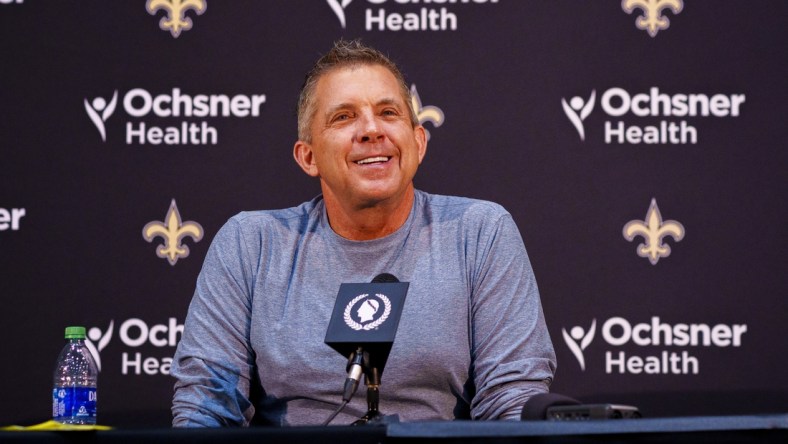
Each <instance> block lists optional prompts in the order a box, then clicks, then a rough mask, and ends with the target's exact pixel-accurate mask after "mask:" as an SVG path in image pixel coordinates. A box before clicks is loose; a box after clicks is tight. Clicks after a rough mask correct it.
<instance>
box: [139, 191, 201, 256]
mask: <svg viewBox="0 0 788 444" xmlns="http://www.w3.org/2000/svg"><path fill="white" fill-rule="evenodd" d="M164 220H165V222H161V221H158V220H155V221H153V222H148V224H147V225H145V227H143V228H142V237H143V238H145V240H146V241H148V242H152V241H153V239H154V238H155V237H157V236H159V237H161V238H162V239H164V244H162V245H159V246H158V247H157V248H156V256H158V257H160V258H162V259H167V261H168V262H169V263H170V265H175V263H176V262H178V259H179V258H184V257H188V256H189V247H187V246H186V245H183V244H181V240H183V238H184V237H186V236H189V237H191V238H192V239H194V242H199V241H200V240H201V239H202V235H203V229H202V226H200V224H198V223H197V222H193V221H188V222H181V213H180V212H179V211H178V206H177V205H175V199H173V200H172V202H171V203H170V209H169V211H167V215H166V216H165V217H164Z"/></svg>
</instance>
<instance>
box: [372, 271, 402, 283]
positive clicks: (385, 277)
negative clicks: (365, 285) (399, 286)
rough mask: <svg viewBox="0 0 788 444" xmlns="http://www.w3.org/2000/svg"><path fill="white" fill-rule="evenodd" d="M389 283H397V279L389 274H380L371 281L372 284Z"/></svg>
mask: <svg viewBox="0 0 788 444" xmlns="http://www.w3.org/2000/svg"><path fill="white" fill-rule="evenodd" d="M389 282H399V279H397V278H396V277H395V276H394V275H393V274H391V273H380V274H379V275H377V276H375V278H374V279H372V283H373V284H386V283H389Z"/></svg>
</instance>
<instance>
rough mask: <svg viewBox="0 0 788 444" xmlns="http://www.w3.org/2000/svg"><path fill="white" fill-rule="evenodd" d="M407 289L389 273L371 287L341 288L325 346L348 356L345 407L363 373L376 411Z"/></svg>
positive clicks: (369, 397)
mask: <svg viewBox="0 0 788 444" xmlns="http://www.w3.org/2000/svg"><path fill="white" fill-rule="evenodd" d="M408 286H409V284H408V283H407V282H399V279H397V278H396V277H395V276H394V275H392V274H390V273H381V274H378V275H377V276H375V278H374V279H372V282H371V283H368V284H356V283H352V284H351V283H343V284H341V285H340V287H339V293H338V294H337V299H336V302H335V304H334V311H333V312H332V314H331V321H330V322H329V324H328V329H327V331H326V339H325V343H326V344H327V345H329V346H330V347H331V348H333V349H334V350H336V351H337V352H339V353H340V354H341V355H342V356H346V357H348V364H347V368H346V370H347V372H348V377H347V378H346V379H345V386H344V389H343V393H342V401H343V406H344V405H345V404H347V403H348V402H349V401H350V399H351V398H352V397H353V394H354V393H355V391H356V390H357V389H358V384H359V381H360V379H361V374H362V373H363V374H364V375H365V377H366V384H367V388H368V393H367V398H368V404H369V405H370V406H371V407H370V410H374V411H377V403H378V396H377V395H378V392H377V390H378V387H379V386H380V376H381V374H382V373H383V368H384V366H385V365H386V361H387V360H388V356H389V353H390V352H391V346H392V344H393V343H394V337H395V335H396V333H397V327H398V326H399V320H400V316H401V315H402V309H403V306H404V303H405V296H406V294H407V291H408ZM370 390H371V391H373V392H374V393H371V392H370ZM343 406H340V410H341V408H342V407H343ZM338 412H339V410H338V411H337V412H335V413H334V415H333V416H332V417H331V418H330V419H329V421H327V422H326V423H328V422H330V421H331V419H333V417H334V416H336V414H337V413H338Z"/></svg>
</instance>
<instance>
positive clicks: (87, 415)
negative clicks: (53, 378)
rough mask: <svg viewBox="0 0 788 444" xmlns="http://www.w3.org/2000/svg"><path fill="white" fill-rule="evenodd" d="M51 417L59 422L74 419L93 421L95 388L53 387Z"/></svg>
mask: <svg viewBox="0 0 788 444" xmlns="http://www.w3.org/2000/svg"><path fill="white" fill-rule="evenodd" d="M52 418H53V419H54V420H55V421H60V422H64V421H73V420H75V419H77V420H80V419H84V420H86V421H91V420H92V421H95V419H96V388H95V387H55V388H54V389H53V390H52ZM80 422H81V421H80Z"/></svg>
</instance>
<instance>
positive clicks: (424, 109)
mask: <svg viewBox="0 0 788 444" xmlns="http://www.w3.org/2000/svg"><path fill="white" fill-rule="evenodd" d="M410 104H411V106H412V107H413V111H414V112H415V113H416V119H418V120H419V123H420V124H422V125H423V124H424V123H425V122H432V126H434V127H435V128H437V127H439V126H441V125H442V124H443V121H444V120H445V119H446V117H445V116H444V115H443V111H441V109H440V108H438V107H437V106H432V105H429V106H423V105H422V104H421V97H419V92H418V91H417V90H416V85H415V84H413V85H410ZM424 131H425V132H426V133H427V140H430V132H429V131H427V129H426V128H425V129H424Z"/></svg>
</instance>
